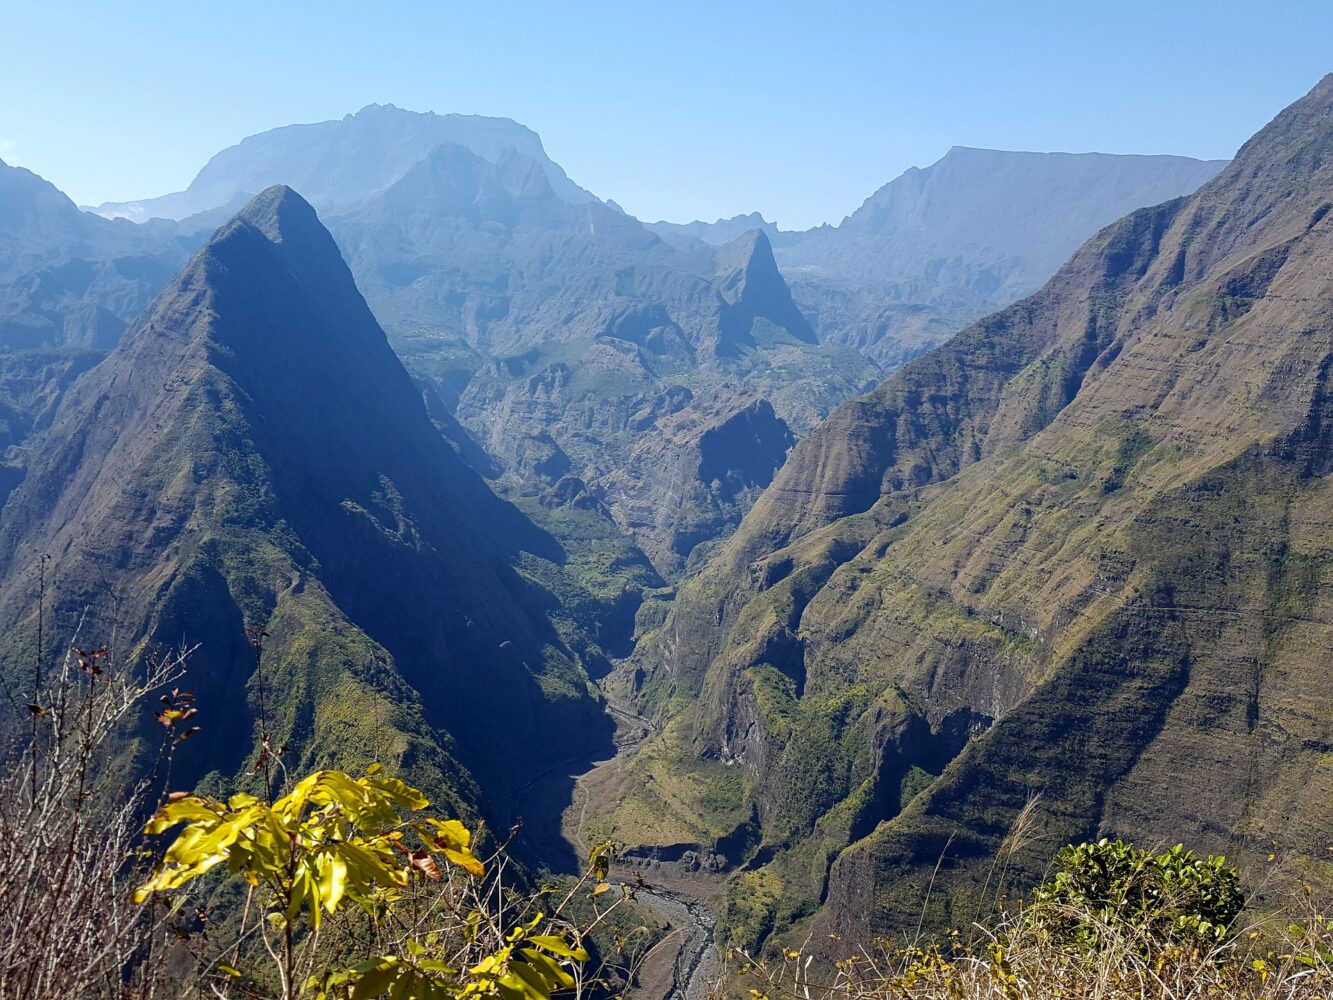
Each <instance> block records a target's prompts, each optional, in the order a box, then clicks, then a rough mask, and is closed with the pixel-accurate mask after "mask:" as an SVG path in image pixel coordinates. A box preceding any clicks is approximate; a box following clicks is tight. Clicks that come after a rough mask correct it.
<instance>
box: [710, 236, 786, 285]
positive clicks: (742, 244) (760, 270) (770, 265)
mask: <svg viewBox="0 0 1333 1000" xmlns="http://www.w3.org/2000/svg"><path fill="white" fill-rule="evenodd" d="M736 271H744V272H745V274H746V276H747V278H753V276H756V275H759V274H764V275H765V276H767V275H769V274H771V275H778V263H777V261H776V260H774V259H773V244H772V243H770V242H769V239H768V235H767V234H766V233H765V232H764V231H763V230H762V229H750V230H747V231H746V232H744V233H742V234H741V235H740V236H737V237H736V238H735V239H734V240H732V241H731V242H730V243H727V244H724V245H723V246H722V247H721V248H720V249H719V250H718V252H717V272H718V274H720V275H722V274H731V273H733V272H736ZM779 280H781V278H780V276H779Z"/></svg>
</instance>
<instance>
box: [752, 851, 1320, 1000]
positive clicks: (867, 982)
mask: <svg viewBox="0 0 1333 1000" xmlns="http://www.w3.org/2000/svg"><path fill="white" fill-rule="evenodd" d="M1243 905H1244V900H1243V895H1242V893H1241V888H1240V882H1239V878H1238V876H1237V874H1236V872H1235V871H1234V870H1233V869H1231V868H1229V867H1228V866H1227V865H1226V863H1225V861H1224V860H1223V859H1221V858H1204V859H1200V858H1198V857H1196V856H1195V855H1194V854H1192V853H1191V852H1189V851H1187V850H1185V849H1184V848H1183V847H1176V848H1172V849H1171V850H1170V851H1166V852H1163V853H1161V854H1152V853H1150V852H1145V851H1141V850H1139V849H1137V848H1135V847H1133V846H1132V845H1130V844H1126V843H1123V842H1121V841H1100V842H1098V843H1095V844H1082V845H1079V846H1078V847H1070V848H1066V849H1065V850H1064V851H1063V852H1061V854H1060V856H1059V858H1058V860H1057V867H1056V871H1055V873H1054V875H1053V877H1052V878H1051V880H1050V881H1048V882H1047V883H1046V884H1044V885H1043V886H1041V887H1040V888H1039V889H1038V890H1036V892H1035V893H1034V901H1033V902H1032V903H1031V904H1029V905H1028V906H1026V907H1023V908H1021V909H1019V910H1017V911H1015V912H1012V913H997V914H995V915H994V916H993V917H992V919H990V920H989V921H987V922H984V923H978V924H974V925H973V926H971V927H969V928H965V929H962V930H955V931H950V932H948V933H947V934H945V935H943V936H941V937H940V938H939V939H938V940H934V941H930V942H924V941H921V940H909V941H904V942H893V941H889V940H880V941H876V942H873V943H872V944H871V945H870V946H869V947H866V948H862V949H860V950H859V951H856V952H855V953H854V954H849V955H848V957H846V958H843V959H841V960H837V961H821V960H818V959H817V958H816V956H815V955H814V954H812V950H807V948H808V944H809V942H807V947H803V948H801V949H791V950H785V951H783V952H782V953H781V955H780V956H778V957H775V958H772V959H769V958H756V957H754V956H752V955H750V954H748V953H745V952H742V951H733V952H732V953H731V954H729V955H728V964H729V967H730V968H731V970H732V971H733V972H735V973H736V974H738V976H739V977H740V982H741V983H742V984H743V985H744V986H746V987H748V988H749V994H750V996H751V998H752V1000H771V998H775V997H780V996H781V997H791V998H793V1000H909V998H910V1000H1196V998H1199V1000H1201V998H1205V997H1235V998H1246V1000H1298V998H1299V1000H1333V921H1330V920H1329V918H1328V917H1327V916H1326V914H1325V913H1324V912H1323V910H1322V909H1321V908H1320V907H1319V906H1317V905H1316V904H1315V902H1314V894H1313V892H1312V891H1311V890H1310V888H1309V887H1305V888H1304V889H1303V891H1302V892H1300V893H1299V894H1298V895H1297V896H1296V897H1295V898H1293V899H1292V900H1291V901H1290V904H1289V905H1288V907H1286V912H1285V913H1284V914H1283V916H1281V917H1280V918H1278V917H1273V918H1271V919H1264V920H1257V921H1255V922H1253V923H1251V924H1249V925H1247V926H1244V927H1242V926H1239V924H1238V917H1239V915H1240V913H1241V910H1242V908H1243ZM840 946H841V943H840V942H834V943H833V944H831V945H830V946H826V947H821V948H818V949H814V950H818V951H819V953H820V956H821V957H822V956H824V955H827V952H828V950H829V947H833V948H837V947H840Z"/></svg>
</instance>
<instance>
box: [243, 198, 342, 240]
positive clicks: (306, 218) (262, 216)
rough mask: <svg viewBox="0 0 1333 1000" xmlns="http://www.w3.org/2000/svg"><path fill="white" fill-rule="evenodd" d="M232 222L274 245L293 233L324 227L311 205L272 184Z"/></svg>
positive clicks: (251, 201)
mask: <svg viewBox="0 0 1333 1000" xmlns="http://www.w3.org/2000/svg"><path fill="white" fill-rule="evenodd" d="M233 221H234V222H244V223H247V224H249V225H251V226H254V228H256V229H258V230H259V231H260V232H261V233H263V234H264V235H265V236H267V237H268V238H269V239H270V240H271V241H272V242H274V243H282V242H284V241H285V239H286V238H287V237H288V235H289V234H291V233H293V232H296V231H301V232H308V231H309V230H310V229H311V227H316V226H317V227H319V228H321V229H322V228H323V225H322V223H320V221H319V216H318V215H316V214H315V210H314V209H313V208H312V207H311V206H310V202H308V201H306V200H305V199H304V198H302V197H301V196H300V195H299V194H297V193H296V192H295V191H293V190H292V189H291V188H289V187H288V186H287V185H286V184H274V185H273V186H272V187H269V188H266V189H265V190H263V191H261V192H260V193H259V194H257V195H255V196H254V197H253V198H251V199H250V201H249V203H248V204H247V205H246V206H245V207H244V208H242V209H241V210H240V211H239V212H238V213H237V214H236V216H235V218H234V220H233Z"/></svg>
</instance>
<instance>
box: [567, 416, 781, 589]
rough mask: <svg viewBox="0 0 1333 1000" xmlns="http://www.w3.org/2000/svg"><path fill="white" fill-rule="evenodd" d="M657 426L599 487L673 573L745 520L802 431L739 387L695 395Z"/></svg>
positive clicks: (617, 516) (655, 559) (618, 516)
mask: <svg viewBox="0 0 1333 1000" xmlns="http://www.w3.org/2000/svg"><path fill="white" fill-rule="evenodd" d="M652 426H653V432H652V433H651V434H646V435H644V437H643V438H642V439H641V440H640V441H639V443H638V444H637V445H635V446H634V448H633V450H632V451H631V452H630V455H629V458H628V460H627V461H626V462H625V465H624V467H623V468H620V469H616V470H613V471H612V472H610V473H608V474H607V475H605V476H603V477H601V478H600V479H598V480H596V481H595V482H594V483H593V484H592V488H593V491H594V493H595V494H596V495H597V496H598V497H599V498H600V499H601V501H602V502H603V503H604V504H605V505H606V506H607V508H608V509H609V511H610V513H611V516H612V518H613V519H614V520H615V522H616V524H617V525H619V526H620V528H621V529H622V530H623V531H624V532H625V533H626V534H628V535H630V536H631V537H632V538H634V540H635V541H636V543H637V544H638V546H639V547H640V548H641V549H642V550H643V551H644V553H645V554H646V555H647V556H648V558H649V559H651V560H652V563H653V565H654V566H655V567H656V568H657V571H658V572H659V573H661V574H662V575H663V576H664V577H666V578H668V579H673V578H677V577H679V576H680V575H681V574H682V573H684V572H686V571H687V570H688V569H690V568H691V567H692V566H693V565H694V564H696V563H698V562H700V561H701V559H700V557H701V556H702V555H703V554H704V553H705V552H706V551H707V543H709V542H711V541H714V540H715V539H718V538H720V537H723V536H725V535H726V534H727V533H728V532H729V531H730V529H731V528H732V527H734V526H735V525H736V524H738V523H740V519H741V515H742V514H743V513H744V512H745V511H746V510H748V509H749V506H750V504H751V503H753V501H754V498H755V497H756V496H758V494H759V492H760V491H761V490H763V488H764V487H765V486H767V485H768V484H769V482H771V481H772V479H773V473H774V472H775V471H776V470H777V469H778V468H779V467H780V466H781V465H782V462H783V460H784V459H785V458H786V456H787V451H788V450H789V449H790V448H791V446H792V445H793V444H794V443H795V438H794V437H793V436H792V433H791V431H790V429H788V427H787V425H786V424H785V423H784V422H783V421H782V420H781V419H780V418H779V417H778V416H777V414H775V413H774V412H773V407H772V405H771V404H770V403H769V402H768V401H767V400H763V399H756V400H750V401H748V402H747V401H745V399H744V398H743V397H741V398H740V399H738V398H737V397H736V395H735V394H733V393H731V392H723V393H720V394H719V393H714V394H712V395H711V396H710V397H709V398H705V399H693V400H691V402H690V403H689V404H688V405H686V406H685V407H684V408H683V409H681V410H677V411H676V412H674V413H672V414H670V415H667V416H663V417H662V418H661V419H658V420H655V421H654V423H653V425H652ZM701 547H703V548H702V549H701Z"/></svg>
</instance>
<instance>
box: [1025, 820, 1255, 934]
mask: <svg viewBox="0 0 1333 1000" xmlns="http://www.w3.org/2000/svg"><path fill="white" fill-rule="evenodd" d="M1244 908H1245V894H1244V893H1243V892H1242V890H1241V885H1240V875H1239V874H1238V873H1237V871H1236V870H1235V869H1234V868H1231V867H1229V866H1228V865H1227V863H1226V858H1224V857H1220V856H1218V857H1214V856H1212V855H1210V856H1208V857H1207V858H1200V857H1198V856H1196V855H1195V854H1194V852H1192V851H1189V850H1187V849H1186V848H1185V847H1184V846H1183V845H1181V844H1177V845H1176V846H1175V847H1172V848H1171V849H1170V850H1168V851H1164V852H1162V853H1161V854H1153V853H1151V852H1150V851H1145V850H1142V849H1140V848H1138V847H1135V846H1134V845H1133V844H1130V843H1127V842H1126V841H1123V840H1110V839H1107V838H1103V839H1101V840H1099V841H1097V842H1096V843H1085V844H1079V845H1077V846H1072V845H1071V846H1069V847H1066V848H1065V849H1064V850H1062V851H1061V852H1060V854H1059V856H1058V857H1057V859H1056V872H1055V876H1054V877H1053V878H1052V879H1051V880H1050V881H1049V882H1047V883H1046V884H1044V885H1042V886H1040V887H1039V888H1038V889H1037V890H1036V892H1035V893H1034V894H1033V904H1032V906H1031V907H1030V908H1029V909H1028V911H1027V916H1028V919H1029V920H1032V921H1035V922H1037V923H1039V924H1040V925H1042V926H1043V927H1045V928H1046V929H1047V930H1049V931H1051V932H1052V933H1053V934H1054V935H1055V936H1056V937H1057V938H1058V939H1059V940H1061V941H1063V942H1065V943H1067V944H1070V945H1073V946H1076V947H1079V948H1087V949H1096V948H1097V947H1098V946H1099V944H1100V943H1101V940H1102V937H1103V932H1104V928H1106V927H1108V926H1110V927H1116V928H1119V929H1125V930H1131V931H1136V932H1141V933H1142V938H1143V940H1144V942H1145V943H1148V944H1149V945H1150V946H1151V947H1154V948H1158V947H1162V946H1164V945H1168V944H1180V943H1190V942H1193V943H1198V944H1204V945H1212V944H1216V943H1219V942H1222V941H1225V940H1227V939H1228V938H1229V937H1230V936H1231V935H1232V934H1233V933H1234V932H1235V921H1236V918H1237V917H1238V916H1239V915H1240V912H1241V911H1242V910H1243V909H1244Z"/></svg>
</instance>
